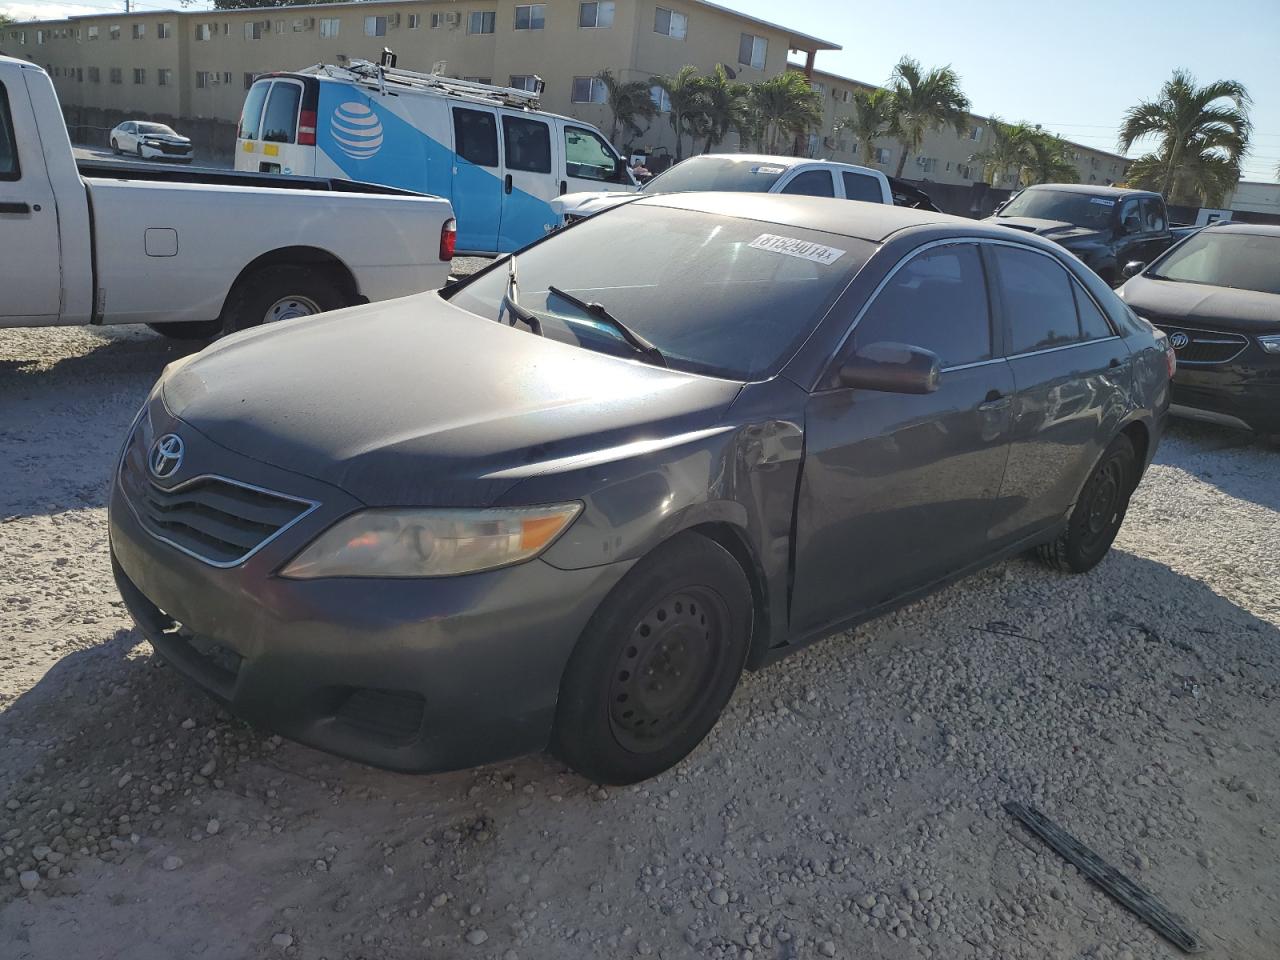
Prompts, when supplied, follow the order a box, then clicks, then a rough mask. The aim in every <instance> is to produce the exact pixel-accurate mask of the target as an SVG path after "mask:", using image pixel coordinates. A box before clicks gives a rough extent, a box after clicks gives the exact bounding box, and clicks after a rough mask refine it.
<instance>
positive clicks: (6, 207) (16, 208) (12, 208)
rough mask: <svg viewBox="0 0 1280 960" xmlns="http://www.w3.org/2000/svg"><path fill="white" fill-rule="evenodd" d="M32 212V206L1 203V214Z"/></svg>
mask: <svg viewBox="0 0 1280 960" xmlns="http://www.w3.org/2000/svg"><path fill="white" fill-rule="evenodd" d="M37 209H39V208H37ZM30 212H31V205H30V204H27V203H0V213H30Z"/></svg>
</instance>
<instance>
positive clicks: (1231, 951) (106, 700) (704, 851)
mask: <svg viewBox="0 0 1280 960" xmlns="http://www.w3.org/2000/svg"><path fill="white" fill-rule="evenodd" d="M182 352H183V348H182V347H180V346H178V345H174V344H172V343H170V342H168V341H165V340H163V339H162V338H159V337H156V336H153V335H152V334H150V333H149V332H147V331H136V330H129V331H124V332H119V331H108V332H101V331H98V330H79V329H70V330H67V329H53V330H44V331H15V330H5V331H0V874H2V875H0V956H3V957H5V958H6V960H27V958H41V960H43V958H51V960H52V958H58V960H63V958H99V957H101V958H122V960H124V958H127V960H151V958H156V960H160V958H164V960H172V958H175V957H182V958H188V957H190V958H244V957H264V958H277V957H296V958H308V960H315V958H322V957H323V958H328V960H337V958H371V960H372V958H378V960H391V958H426V957H429V958H453V957H459V958H478V960H479V958H486V960H487V958H504V960H506V958H522V960H539V958H545V960H566V958H579V957H583V958H597V957H599V958H614V957H630V956H641V957H649V956H653V957H668V958H679V957H709V958H736V960H766V958H767V960H782V958H809V957H817V958H822V957H844V958H851V960H864V958H886V960H896V958H917V957H921V958H922V957H934V958H945V960H951V958H970V957H989V958H1002V960H1003V958H1025V960H1045V958H1071V960H1074V958H1083V957H1090V958H1116V960H1120V958H1126V960H1135V958H1141V960H1146V958H1169V957H1175V956H1179V954H1178V952H1177V951H1176V950H1175V949H1174V948H1173V947H1171V946H1169V945H1167V944H1166V943H1164V942H1163V941H1161V940H1159V939H1158V938H1157V937H1156V936H1155V935H1154V934H1153V933H1152V932H1151V931H1150V930H1149V929H1148V928H1147V927H1145V926H1144V925H1143V924H1141V923H1140V922H1139V921H1138V920H1136V919H1134V918H1133V917H1132V916H1131V915H1129V914H1128V913H1126V912H1125V911H1124V910H1123V909H1121V908H1120V907H1118V906H1117V905H1116V904H1114V903H1113V902H1112V901H1111V900H1109V899H1107V898H1106V897H1105V896H1104V895H1102V894H1101V893H1099V892H1098V891H1097V890H1095V889H1094V888H1093V887H1091V886H1090V885H1089V883H1088V882H1087V881H1086V880H1085V879H1084V878H1083V877H1082V876H1081V875H1079V874H1078V873H1077V872H1076V871H1075V870H1074V869H1073V868H1070V867H1067V866H1064V864H1063V862H1062V861H1061V860H1059V859H1058V857H1057V856H1056V855H1055V854H1053V853H1051V852H1050V851H1048V850H1047V849H1046V848H1045V847H1043V846H1042V845H1041V844H1040V843H1039V842H1038V841H1036V840H1034V839H1031V838H1030V837H1029V836H1028V835H1027V834H1026V833H1025V831H1023V830H1022V829H1021V828H1020V827H1019V826H1017V825H1016V824H1015V823H1014V822H1012V820H1011V818H1010V817H1009V816H1008V815H1007V814H1006V813H1005V812H1004V810H1003V809H1002V803H1003V802H1005V801H1007V800H1023V801H1026V802H1029V803H1032V804H1034V805H1036V806H1037V807H1039V808H1040V809H1041V810H1043V811H1044V812H1045V813H1046V814H1047V815H1048V816H1050V817H1052V818H1053V819H1055V820H1056V821H1057V822H1059V823H1060V824H1062V825H1064V826H1065V827H1066V828H1067V829H1069V830H1071V831H1072V832H1073V833H1074V834H1075V835H1076V836H1078V837H1079V838H1080V839H1081V840H1083V841H1084V842H1085V843H1087V844H1089V845H1091V846H1092V847H1093V848H1094V849H1095V850H1096V851H1097V852H1098V853H1099V854H1101V855H1102V856H1103V857H1105V858H1106V859H1108V860H1109V861H1110V862H1111V863H1113V864H1114V865H1116V866H1117V867H1119V868H1120V869H1122V870H1124V871H1125V872H1126V873H1128V874H1129V875H1130V876H1131V877H1132V878H1133V879H1135V880H1136V881H1137V882H1138V883H1140V884H1143V885H1144V886H1146V887H1147V888H1148V889H1150V890H1151V891H1152V892H1153V893H1155V894H1156V895H1157V896H1158V897H1160V898H1161V899H1162V900H1163V901H1164V902H1165V903H1166V904H1167V905H1168V906H1169V907H1170V908H1172V909H1173V910H1174V911H1176V912H1179V913H1181V914H1182V915H1183V916H1185V918H1186V919H1187V921H1188V923H1189V925H1190V926H1191V927H1192V928H1193V929H1195V930H1196V931H1198V932H1199V934H1200V935H1201V936H1202V938H1203V939H1204V940H1205V942H1206V944H1207V945H1208V956H1210V957H1215V958H1223V960H1227V958H1230V960H1275V958H1276V957H1278V956H1280V946H1278V945H1280V867H1278V866H1277V864H1280V815H1278V811H1280V714H1278V712H1277V708H1278V706H1280V583H1278V580H1280V469H1278V467H1280V450H1278V449H1276V448H1275V447H1272V446H1267V445H1264V444H1260V443H1256V442H1255V443H1251V442H1249V440H1248V438H1245V437H1242V436H1241V435H1238V434H1232V433H1227V432H1223V431H1219V430H1215V429H1210V428H1206V427H1201V426H1194V425H1187V424H1176V425H1175V426H1174V427H1173V429H1172V431H1171V433H1170V435H1169V436H1168V437H1166V440H1165V443H1164V445H1163V447H1162V448H1161V450H1160V452H1159V456H1158V458H1157V462H1156V464H1155V465H1154V466H1153V467H1152V469H1151V471H1150V473H1149V474H1148V476H1147V478H1146V480H1145V481H1144V483H1143V485H1142V487H1141V489H1140V490H1139V491H1138V494H1137V496H1136V499H1135V501H1134V503H1133V507H1132V509H1131V511H1130V514H1129V517H1128V520H1127V521H1126V524H1125V527H1124V530H1123V532H1122V533H1121V536H1120V540H1119V542H1118V544H1117V548H1116V549H1115V550H1114V551H1113V553H1112V554H1111V556H1110V557H1109V558H1108V559H1107V560H1106V561H1105V562H1104V563H1103V564H1102V565H1101V566H1100V567H1099V568H1098V569H1097V570H1095V571H1093V572H1092V573H1091V574H1089V575H1087V576H1083V577H1075V578H1071V577H1065V576H1062V575H1059V574H1054V573H1050V572H1048V571H1047V570H1045V569H1042V568H1041V567H1039V566H1037V565H1035V564H1033V563H1031V562H1029V561H1025V560H1017V561H1013V562H1010V563H1007V564H1004V565H1003V566H1000V567H997V568H994V569H992V570H990V571H989V572H987V573H984V574H982V575H980V576H977V577H975V578H973V579H971V580H969V581H967V582H965V583H963V584H960V585H958V586H955V587H953V588H951V589H949V590H947V591H946V592H944V593H942V594H940V595H937V596H935V597H932V598H930V599H928V600H926V601H923V602H921V603H917V604H914V605H913V606H911V607H909V608H907V609H905V610H903V611H901V612H899V613H897V614H895V615H892V616H889V617H886V618H883V619H881V620H878V621H876V622H874V623H871V624H868V625H866V626H865V627H862V628H860V629H858V630H856V631H854V632H852V633H849V634H845V635H841V636H837V637H833V638H831V639H829V640H827V641H825V642H823V643H821V644H818V645H815V646H813V647H810V648H809V649H807V650H806V651H804V652H802V653H800V654H798V655H796V656H793V657H791V658H789V659H788V660H786V661H783V662H782V663H780V664H777V665H775V666H773V667H771V668H769V669H767V670H765V671H763V672H760V673H756V674H752V675H748V676H747V677H746V678H745V679H744V681H743V683H742V685H741V686H740V687H739V689H738V692H737V694H736V695H735V696H734V699H733V701H732V703H731V704H730V706H729V709H728V711H727V712H726V714H725V716H724V718H723V720H722V721H721V723H720V725H719V726H718V727H717V729H716V730H715V731H714V733H713V734H712V735H711V736H710V737H709V738H708V740H707V741H706V742H705V743H704V744H703V745H702V746H701V747H700V748H699V749H698V750H697V751H696V752H695V753H694V754H693V755H692V756H691V757H690V758H689V759H688V760H687V761H686V762H685V763H683V764H681V765H680V766H679V767H678V768H677V769H676V770H674V771H671V772H669V773H667V774H666V775H664V776H662V777H659V778H657V779H656V780H653V781H651V782H649V783H645V784H641V785H639V786H635V787H629V788H624V789H614V788H609V789H603V790H602V789H600V788H599V787H597V786H595V785H593V784H591V783H587V782H585V781H583V780H581V779H580V778H578V777H576V776H574V775H573V774H571V773H569V772H567V771H566V770H564V769H563V768H562V767H560V766H559V765H557V764H556V763H555V762H554V761H552V760H550V759H547V758H545V757H536V756H535V757H530V758H526V759H522V760H518V761H515V762H511V763H504V764H499V765H495V766H490V767H486V768H483V769H479V770H474V771H468V772H462V773H455V774H449V775H443V776H421V777H414V776H403V775H397V774H392V773H386V772H382V771H378V770H373V769H369V768H367V767H363V766H360V765H359V764H355V763H349V762H346V761H342V760H338V759H335V758H333V757H330V756H327V755H324V754H321V753H317V752H315V751H313V750H310V749H307V748H304V747H300V746H297V745H295V744H292V743H290V742H287V741H284V742H281V741H280V740H279V739H278V738H275V737H272V736H271V734H270V733H269V732H267V731H261V730H257V729H253V728H251V727H248V726H246V725H244V724H243V723H241V722H239V721H237V720H235V719H233V718H232V717H230V716H228V715H226V714H225V713H223V712H222V711H220V710H219V709H218V708H217V707H216V706H215V705H214V704H213V703H212V702H211V701H209V700H208V699H206V698H205V697H204V696H203V695H202V694H200V693H199V692H198V691H197V690H195V689H194V688H193V687H191V686H190V685H188V684H187V683H185V682H184V681H182V680H181V679H180V678H179V677H177V676H175V674H174V672H173V671H172V670H170V669H168V668H166V667H165V666H163V665H162V664H161V663H159V662H157V661H156V660H155V659H154V658H153V657H152V655H151V651H150V648H149V647H148V645H147V643H146V642H145V641H143V640H142V639H141V638H140V637H139V635H138V633H137V632H136V631H134V630H133V629H132V625H131V623H130V621H129V619H128V617H127V615H126V614H125V612H124V610H123V608H122V607H121V605H120V603H119V601H118V599H117V596H116V593H115V589H114V587H113V585H112V581H111V574H110V569H109V563H108V556H107V542H106V510H105V507H104V503H105V491H106V486H107V479H108V474H109V471H110V469H111V466H112V463H113V460H114V457H115V455H116V451H117V448H118V445H119V443H120V441H121V439H122V434H123V431H124V430H125V428H126V426H127V425H128V423H129V421H130V419H131V417H132V416H133V414H134V412H135V410H136V409H137V407H138V405H139V403H140V402H141V400H142V398H143V396H144V395H145V393H146V391H147V389H148V388H149V386H150V385H151V383H152V381H153V380H154V378H155V376H156V375H157V374H158V372H159V371H160V369H161V367H162V366H163V365H164V364H165V363H166V362H168V361H169V360H170V359H172V358H173V357H175V356H178V355H180V354H181V353H182ZM27 887H31V889H27Z"/></svg>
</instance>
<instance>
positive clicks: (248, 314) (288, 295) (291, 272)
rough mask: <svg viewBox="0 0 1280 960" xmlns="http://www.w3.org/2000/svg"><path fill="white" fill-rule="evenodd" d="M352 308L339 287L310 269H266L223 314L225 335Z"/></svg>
mask: <svg viewBox="0 0 1280 960" xmlns="http://www.w3.org/2000/svg"><path fill="white" fill-rule="evenodd" d="M347 305H348V299H347V297H346V296H345V295H344V294H343V292H342V291H341V290H340V289H339V288H338V285H337V284H336V283H334V282H333V281H332V280H330V279H329V278H328V277H326V276H325V275H324V274H322V273H320V272H319V271H318V270H313V269H311V268H309V267H302V266H293V265H284V266H278V267H263V268H262V269H261V270H255V271H254V272H253V273H251V274H249V275H248V276H245V277H242V278H241V279H240V282H239V283H237V284H236V287H235V289H234V290H232V291H231V295H230V296H229V297H228V298H227V305H226V307H225V308H224V311H223V331H224V332H226V333H234V332H235V331H237V330H247V329H249V328H250V327H256V326H259V325H260V324H262V323H267V322H271V321H273V320H286V319H291V318H293V317H302V316H309V315H311V314H316V313H324V312H325V311H326V310H336V309H338V308H339V307H345V306H347Z"/></svg>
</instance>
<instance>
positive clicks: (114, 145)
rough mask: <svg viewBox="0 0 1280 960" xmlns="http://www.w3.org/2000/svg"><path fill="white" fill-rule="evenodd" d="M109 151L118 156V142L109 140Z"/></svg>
mask: <svg viewBox="0 0 1280 960" xmlns="http://www.w3.org/2000/svg"><path fill="white" fill-rule="evenodd" d="M111 152H112V153H113V154H115V156H117V157H118V156H120V144H118V143H117V142H116V141H115V140H112V141H111Z"/></svg>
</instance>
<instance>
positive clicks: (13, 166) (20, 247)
mask: <svg viewBox="0 0 1280 960" xmlns="http://www.w3.org/2000/svg"><path fill="white" fill-rule="evenodd" d="M18 130H21V131H23V137H22V140H21V141H19V139H18V135H17V131H18ZM81 202H83V201H81ZM80 281H81V282H82V283H84V284H86V285H87V284H88V283H89V276H88V274H87V272H86V275H85V276H84V277H82V278H80ZM61 301H62V261H61V250H60V249H59V245H58V208H57V206H56V205H55V203H54V196H53V185H52V184H51V183H50V182H49V177H48V174H47V173H46V170H45V163H44V157H43V156H42V154H41V152H40V141H39V140H38V139H37V138H36V135H35V116H34V114H33V112H32V109H31V101H30V99H29V98H28V96H27V90H26V87H25V86H24V85H23V84H22V82H21V81H19V82H18V83H16V84H14V83H10V84H9V85H8V87H7V88H6V85H5V84H4V83H0V317H3V318H4V319H5V320H6V321H8V322H9V323H20V324H31V325H37V324H45V323H56V322H57V321H58V313H59V311H60V305H61Z"/></svg>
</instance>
